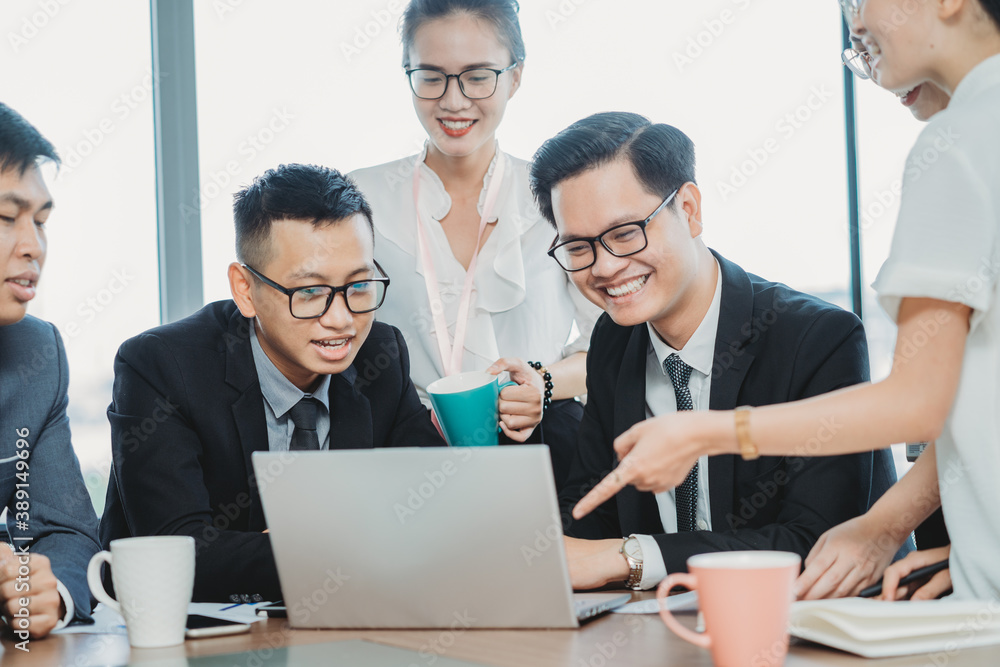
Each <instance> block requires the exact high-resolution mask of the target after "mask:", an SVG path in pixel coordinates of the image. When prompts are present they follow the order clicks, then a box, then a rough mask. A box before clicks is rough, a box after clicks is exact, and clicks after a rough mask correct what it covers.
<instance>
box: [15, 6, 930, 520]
mask: <svg viewBox="0 0 1000 667" xmlns="http://www.w3.org/2000/svg"><path fill="white" fill-rule="evenodd" d="M194 6H195V56H196V81H197V89H196V90H197V112H198V120H197V127H198V141H199V143H198V149H199V157H198V160H199V167H200V187H199V188H192V191H191V193H190V202H189V204H190V206H191V207H193V208H194V209H197V210H200V213H201V235H202V261H201V266H202V272H203V285H204V301H205V302H208V301H214V300H218V299H226V298H229V288H228V283H227V280H226V267H227V265H228V264H229V263H230V262H231V261H233V260H234V259H235V253H234V249H233V243H234V241H233V239H234V235H233V227H232V217H231V208H230V207H231V202H232V193H233V192H235V191H236V190H237V189H239V188H240V187H241V186H243V185H245V184H247V183H248V182H249V181H250V180H251V179H252V178H253V177H254V176H255V175H257V174H259V173H261V172H263V171H264V170H265V169H268V168H270V167H273V166H276V165H278V164H280V163H287V162H307V163H316V164H324V165H328V166H331V167H336V168H338V169H340V170H342V171H349V170H352V169H356V168H358V167H363V166H369V165H373V164H378V163H382V162H386V161H389V160H393V159H397V158H400V157H403V156H406V155H411V154H414V153H416V152H417V151H418V150H420V148H421V146H422V144H423V139H424V134H423V131H422V129H421V127H420V125H419V123H418V122H417V120H416V117H415V116H414V113H413V110H412V106H411V103H410V92H409V89H408V87H407V83H406V80H405V78H404V76H403V74H402V68H401V65H400V62H401V46H400V40H399V34H398V31H397V23H398V20H399V17H400V15H401V13H402V9H403V7H404V6H405V3H404V2H403V0H351V2H320V1H318V0H311V1H310V0H291V1H290V0H285V1H283V2H278V1H277V0H194ZM521 26H522V30H523V33H524V38H525V42H526V45H527V53H528V57H527V62H526V65H525V70H524V78H523V82H522V87H521V89H520V90H519V91H518V93H517V94H516V95H515V97H514V98H513V99H512V100H511V102H510V104H509V106H508V109H507V117H506V119H505V121H504V123H503V125H502V126H501V128H500V131H499V140H500V144H501V146H502V147H503V149H504V150H505V151H507V152H509V153H512V154H513V155H516V156H518V157H522V158H526V159H528V158H530V157H531V155H532V154H533V153H534V151H535V149H536V148H537V147H538V146H539V145H540V144H541V142H542V141H544V140H545V139H547V138H548V137H550V136H552V135H553V134H555V133H556V132H558V131H559V130H561V129H562V128H564V127H565V126H566V125H568V124H570V123H571V122H573V121H575V120H578V119H579V118H582V117H584V116H586V115H589V114H591V113H594V112H598V111H610V110H624V111H634V112H638V113H641V114H644V115H646V116H648V117H649V118H650V119H652V120H653V121H654V122H665V123H669V124H672V125H675V126H677V127H679V128H680V129H682V130H683V131H684V132H686V133H687V134H688V135H689V136H690V137H691V138H692V139H693V140H694V142H695V145H696V147H697V159H698V182H699V185H700V187H701V190H702V194H703V200H704V201H703V205H704V220H705V239H706V241H707V243H708V244H709V245H710V246H711V247H713V248H715V249H716V250H718V251H719V252H721V253H722V254H723V255H725V256H726V257H728V258H729V259H732V260H734V261H736V262H737V263H739V264H741V265H742V266H743V267H744V268H745V269H747V270H748V271H750V272H752V273H757V274H759V275H762V276H764V277H766V278H768V279H770V280H776V281H780V282H784V283H787V284H788V285H790V286H792V287H794V288H796V289H799V290H803V291H806V292H811V293H813V294H816V295H818V296H820V297H822V298H824V299H826V300H828V301H831V302H833V303H836V304H839V305H841V306H843V307H845V308H848V309H850V308H851V299H850V284H851V266H850V256H849V239H848V205H847V179H846V151H845V138H844V137H845V129H844V128H845V114H844V86H843V73H842V70H843V65H842V64H841V59H840V53H841V51H842V46H841V39H842V36H841V15H840V11H839V7H838V5H837V3H836V2H833V0H827V1H825V2H808V3H807V2H802V1H801V0H768V1H766V2H764V1H759V0H702V1H701V2H697V3H692V2H680V1H677V0H668V1H663V0H625V1H624V2H622V1H620V0H619V1H615V0H522V1H521ZM0 35H2V37H3V41H2V43H0V100H2V101H3V102H5V103H6V104H8V105H10V106H12V107H13V108H14V109H16V110H18V111H19V112H20V113H22V114H23V115H24V116H25V117H26V118H27V119H28V120H29V121H30V122H31V123H33V124H34V125H35V126H36V127H38V128H39V129H40V130H41V132H42V133H43V134H44V135H46V136H47V137H48V138H49V139H50V140H52V141H53V143H54V144H55V146H56V148H57V149H58V151H59V153H60V154H61V156H62V158H63V161H64V165H63V167H62V169H61V170H60V172H59V174H58V176H57V177H55V179H54V180H52V181H50V188H51V190H52V192H53V195H54V197H55V201H56V209H55V212H54V213H53V215H52V216H51V218H50V220H49V223H48V225H47V227H48V228H49V257H48V260H47V263H46V267H45V271H44V277H43V281H42V285H41V288H40V292H39V293H40V296H39V297H38V298H37V300H36V301H35V302H33V303H32V304H31V307H30V309H29V312H30V313H31V314H33V315H35V316H37V317H40V318H43V319H46V320H50V321H52V322H54V323H55V324H56V325H58V326H59V328H60V330H61V332H62V335H63V337H64V339H65V342H66V347H67V352H68V354H69V361H70V368H71V372H72V376H71V383H70V418H71V422H72V428H73V437H74V445H75V448H76V451H77V455H78V456H79V458H80V461H81V464H82V466H83V470H84V475H85V478H86V481H87V485H88V488H89V489H90V491H91V494H92V497H93V500H94V505H95V507H96V509H97V511H98V513H100V512H101V511H102V510H103V506H104V493H105V489H106V486H107V477H108V470H109V467H110V459H111V448H110V435H109V428H108V421H107V418H106V416H105V410H106V408H107V405H108V403H109V402H110V400H111V384H112V379H113V375H112V361H113V359H114V355H115V352H116V350H117V348H118V346H119V345H120V344H121V342H122V341H124V340H125V339H126V338H128V337H130V336H133V335H135V334H137V333H139V332H141V331H143V330H145V329H147V328H149V327H152V326H155V325H157V324H159V322H160V303H159V298H160V295H159V284H158V280H159V274H158V264H157V262H158V254H157V238H158V236H157V209H156V189H155V183H156V181H155V177H156V171H155V169H156V164H155V156H154V144H153V112H152V89H153V73H152V58H151V37H150V35H151V23H150V6H149V4H148V3H146V2H141V1H139V0H100V2H98V1H97V0H72V1H70V0H4V2H3V4H2V7H0ZM163 76H164V77H166V76H170V73H169V72H164V74H163ZM857 114H858V132H859V139H858V140H859V156H860V158H859V160H860V181H861V210H862V216H861V228H862V263H863V266H862V274H863V276H862V277H863V282H864V284H865V286H866V287H865V292H864V319H865V326H866V329H867V333H868V338H869V344H870V352H871V366H872V376H873V379H879V378H882V377H884V376H885V375H886V374H887V373H888V370H889V365H890V363H891V351H892V346H893V344H894V337H895V330H894V327H893V326H892V325H891V324H890V323H889V321H888V320H887V319H886V318H885V316H884V314H883V313H882V312H881V311H880V310H879V308H878V306H877V305H876V304H875V302H874V298H873V293H872V291H871V289H870V288H868V287H867V285H869V284H870V283H871V281H872V280H873V279H874V277H875V275H876V273H877V271H878V268H879V266H880V265H881V263H882V261H884V259H885V257H886V256H887V254H888V247H889V242H890V239H891V235H892V229H893V226H894V224H895V219H896V212H897V209H898V191H899V190H898V183H899V181H900V179H901V176H902V169H903V163H904V161H905V158H906V154H907V151H908V149H909V147H910V145H911V144H912V143H913V141H914V139H915V138H916V135H917V134H918V132H919V131H920V127H921V126H920V124H919V123H917V122H916V121H915V120H913V119H912V117H911V116H910V114H909V112H908V111H907V110H905V109H904V108H902V106H901V105H900V103H899V101H898V100H897V99H896V98H895V96H894V95H892V94H890V93H887V92H885V91H882V90H880V89H878V88H876V87H875V86H874V84H872V83H870V82H865V81H858V82H857ZM377 254H378V252H377V249H376V256H377ZM897 449H898V448H897ZM897 462H898V465H899V468H900V472H903V470H904V469H905V468H906V464H905V462H904V461H903V456H902V452H901V451H898V452H897Z"/></svg>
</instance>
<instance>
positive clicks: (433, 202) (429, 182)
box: [414, 141, 510, 224]
mask: <svg viewBox="0 0 1000 667" xmlns="http://www.w3.org/2000/svg"><path fill="white" fill-rule="evenodd" d="M429 143H430V142H428V141H425V142H424V147H423V150H421V151H420V153H419V154H418V155H417V159H416V161H415V162H414V165H418V164H419V165H420V192H421V195H422V198H421V199H422V202H423V203H424V205H425V206H427V207H428V208H427V212H428V213H429V214H430V215H431V217H433V218H434V219H435V220H437V221H438V222H440V221H441V220H443V219H444V217H445V216H447V215H448V212H449V211H451V195H450V194H448V191H447V190H446V189H445V187H444V183H443V182H442V181H441V177H440V176H438V175H437V172H435V171H434V170H433V169H431V168H430V167H428V166H427V164H426V162H425V160H426V159H427V146H428V145H429ZM501 159H503V160H507V157H506V156H505V155H504V153H502V152H501V151H500V142H499V141H494V143H493V159H492V160H490V166H489V167H488V168H487V169H486V173H485V174H484V175H483V189H482V190H480V191H479V202H478V203H477V204H476V212H477V213H479V215H480V216H482V215H483V206H485V204H486V192H487V191H488V190H489V187H490V183H492V182H493V172H494V171H495V170H496V168H497V162H498V161H499V160H501ZM507 162H508V165H509V162H510V160H507ZM509 184H510V179H508V182H507V183H505V184H502V185H501V188H503V187H505V186H509ZM504 194H505V193H504V192H503V190H501V192H500V196H499V197H498V198H497V202H498V206H497V208H496V209H495V210H494V211H493V215H491V216H490V219H489V220H487V221H486V222H487V224H494V223H496V221H497V219H498V218H499V213H500V209H501V208H502V207H503V202H504V201H506V199H505V197H504Z"/></svg>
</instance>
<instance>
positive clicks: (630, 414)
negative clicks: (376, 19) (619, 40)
mask: <svg viewBox="0 0 1000 667" xmlns="http://www.w3.org/2000/svg"><path fill="white" fill-rule="evenodd" d="M694 162H695V160H694V146H693V144H692V143H691V141H690V139H688V137H687V136H685V135H684V134H683V133H682V132H680V131H679V130H677V129H676V128H673V127H670V126H668V125H662V124H657V125H653V124H651V123H650V122H649V121H648V120H646V119H645V118H643V117H642V116H638V115H636V114H630V113H603V114H596V115H594V116H590V117H589V118H585V119H583V120H581V121H578V122H577V123H574V124H573V125H571V126H570V127H569V128H567V129H565V130H563V131H562V132H560V133H559V134H558V135H556V136H555V137H554V138H552V139H549V140H548V141H546V142H545V143H544V144H543V145H542V147H541V148H540V149H539V150H538V152H537V153H536V154H535V158H534V164H533V166H532V170H531V179H532V189H533V191H534V193H535V197H536V198H537V200H538V204H539V208H540V209H541V211H542V214H543V215H544V216H545V217H546V218H547V219H548V220H549V222H550V223H552V224H553V225H554V226H555V228H556V230H557V232H558V236H557V238H556V240H555V241H554V243H553V245H552V248H551V249H550V251H549V254H550V255H551V256H552V257H553V258H554V259H555V260H556V261H557V262H558V263H559V265H560V266H561V267H562V268H563V269H564V270H566V271H567V272H568V273H569V275H570V277H571V278H572V280H573V282H574V283H575V284H576V286H577V288H579V290H580V291H581V292H582V293H583V294H584V296H586V297H587V298H588V299H590V300H591V301H592V302H594V303H595V304H597V305H598V306H600V307H601V308H603V309H604V311H605V315H603V316H602V317H601V319H600V320H599V322H598V324H597V326H596V328H595V329H594V334H593V337H592V339H591V354H590V355H589V356H588V363H587V389H588V392H587V394H588V401H587V406H586V411H585V413H584V418H583V422H582V423H581V428H580V438H579V447H578V451H577V456H576V459H575V460H574V463H573V466H572V468H571V473H570V481H569V483H568V485H567V486H566V487H565V489H566V490H565V491H564V492H563V493H562V494H561V497H560V504H561V506H562V508H563V510H564V512H565V514H564V527H565V529H566V534H567V537H566V548H567V556H568V558H569V561H570V574H571V577H572V580H573V586H574V587H575V588H577V589H587V588H596V587H600V586H604V585H606V584H608V583H614V582H618V581H621V582H625V583H626V585H628V586H630V587H632V588H636V589H639V588H642V589H647V588H651V587H652V586H655V585H656V584H657V583H659V581H660V580H661V579H663V578H664V577H665V576H666V574H667V573H668V572H678V571H684V570H686V567H687V566H686V562H687V559H688V558H689V557H690V556H692V555H694V554H698V553H703V552H709V551H724V550H744V549H777V550H782V551H793V552H795V553H799V554H801V555H802V556H803V557H805V555H806V554H807V553H808V552H809V549H810V548H811V547H812V546H813V544H814V543H815V541H816V540H817V538H819V536H820V535H821V534H822V533H823V532H824V531H825V530H827V529H829V528H830V527H832V526H834V525H836V524H838V523H840V522H842V521H845V520H847V519H850V518H851V517H854V516H857V515H858V514H860V513H862V512H864V511H865V510H866V509H867V508H868V507H869V505H870V504H871V503H872V502H874V500H875V499H876V498H877V497H878V496H879V495H881V494H882V492H884V491H885V489H886V488H888V486H890V485H891V484H892V483H893V482H894V481H895V473H894V468H893V465H892V460H891V456H890V455H889V453H888V451H883V452H875V453H872V452H869V453H866V454H857V455H851V456H840V457H827V458H823V459H806V458H797V457H787V458H767V457H762V458H759V459H757V460H755V461H742V460H740V459H739V457H735V456H718V457H703V458H702V459H701V460H700V461H699V462H698V465H697V466H695V468H694V469H692V471H691V472H690V473H689V475H688V477H687V479H686V480H685V482H684V483H683V484H682V485H681V486H679V487H677V489H675V490H673V491H669V492H666V493H661V494H656V495H654V494H652V493H642V492H639V491H636V490H635V489H634V488H633V487H627V488H625V489H623V490H622V491H621V492H620V493H618V494H617V496H616V497H615V498H613V499H611V500H609V501H608V502H607V503H605V504H604V505H602V506H601V507H600V508H598V509H597V510H596V511H594V512H593V513H591V514H590V515H589V516H587V517H584V518H583V519H581V520H573V519H572V518H571V515H570V513H569V512H570V510H571V509H572V508H573V506H574V505H575V504H576V502H577V501H578V500H580V498H581V497H583V495H584V494H585V493H586V492H587V491H588V490H589V489H590V488H591V487H593V485H594V484H596V483H597V482H599V481H600V480H601V479H602V478H603V477H604V476H605V475H607V474H608V473H609V472H610V471H611V470H612V469H613V468H614V467H615V465H616V463H617V460H616V458H615V451H614V448H613V443H614V440H615V438H616V437H617V436H618V435H620V434H621V433H622V432H624V431H625V430H627V429H628V428H629V427H631V426H632V425H634V424H636V423H638V422H640V421H642V420H644V419H646V418H648V417H652V416H656V415H660V414H664V413H668V412H674V411H677V410H709V409H712V410H718V409H724V408H729V409H732V408H735V407H736V406H739V405H764V404H768V403H778V402H783V401H787V400H792V399H795V398H805V397H808V396H813V395H816V394H820V393H824V392H827V391H831V390H833V389H837V388H839V387H845V386H848V385H853V384H856V383H859V382H863V381H865V380H867V379H868V353H867V345H866V342H865V336H864V331H863V328H862V325H861V322H860V321H859V320H858V318H857V317H855V316H854V315H853V314H851V313H849V312H846V311H844V310H842V309H840V308H837V307H835V306H832V305H830V304H828V303H825V302H823V301H821V300H819V299H817V298H815V297H811V296H809V295H806V294H802V293H799V292H795V291H794V290H791V289H789V288H788V287H786V286H784V285H781V284H779V283H772V282H767V281H765V280H763V279H761V278H759V277H757V276H754V275H751V274H748V273H746V272H745V271H744V270H743V269H741V268H740V267H739V266H737V265H735V264H733V263H732V262H729V261H728V260H726V259H725V258H723V257H722V256H721V255H719V254H718V253H715V252H714V251H712V250H710V249H709V248H708V247H707V246H706V245H705V244H704V242H703V241H702V239H701V232H702V211H701V194H700V192H699V190H698V187H697V185H696V184H695V174H694ZM650 212H651V213H650ZM837 427H838V426H837V425H836V424H830V425H829V428H830V429H836V428H837ZM816 437H817V438H819V439H822V438H823V437H825V433H817V435H816ZM808 447H809V443H803V448H804V449H803V453H806V451H808Z"/></svg>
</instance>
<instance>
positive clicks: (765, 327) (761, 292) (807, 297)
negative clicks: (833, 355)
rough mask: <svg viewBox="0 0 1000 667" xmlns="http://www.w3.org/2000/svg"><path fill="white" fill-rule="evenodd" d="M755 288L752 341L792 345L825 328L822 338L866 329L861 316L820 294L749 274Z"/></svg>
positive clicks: (751, 327) (751, 329) (831, 338)
mask: <svg viewBox="0 0 1000 667" xmlns="http://www.w3.org/2000/svg"><path fill="white" fill-rule="evenodd" d="M748 277H749V278H750V281H751V285H752V286H753V291H754V305H753V318H752V320H751V322H750V324H749V326H748V327H746V328H747V330H748V332H749V333H750V335H749V336H748V338H749V339H750V340H751V341H756V340H757V339H759V338H767V339H769V340H772V341H773V342H781V343H782V344H792V342H793V341H794V342H799V341H802V340H803V339H804V338H806V337H807V336H808V335H809V334H810V333H813V332H814V327H816V326H819V327H822V329H823V336H822V338H825V339H829V340H831V341H834V340H841V339H842V338H843V336H845V335H847V333H848V332H850V331H852V330H854V329H855V328H860V329H862V330H863V324H862V322H861V320H860V319H858V316H857V315H855V314H854V313H852V312H851V311H849V310H845V309H844V308H841V307H840V306H837V305H835V304H832V303H829V302H827V301H824V300H823V299H820V298H819V297H816V296H813V295H811V294H806V293H804V292H799V291H797V290H794V289H792V288H791V287H788V286H787V285H785V284H782V283H775V282H770V281H766V280H764V279H762V278H760V277H759V276H755V275H752V274H748Z"/></svg>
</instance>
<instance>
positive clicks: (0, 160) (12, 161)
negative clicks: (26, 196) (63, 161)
mask: <svg viewBox="0 0 1000 667" xmlns="http://www.w3.org/2000/svg"><path fill="white" fill-rule="evenodd" d="M44 159H48V160H52V162H54V163H56V164H59V154H58V153H56V149H55V147H54V146H53V145H52V142H50V141H49V140H48V139H46V138H45V137H43V136H42V133H41V132H39V131H38V130H37V129H35V126H34V125H32V124H31V123H29V122H28V121H26V120H25V119H24V116H22V115H21V114H19V113H18V112H16V111H14V110H13V109H11V108H10V107H9V106H7V105H6V104H4V103H3V102H0V171H7V170H8V169H17V170H18V175H19V176H24V172H26V171H28V168H29V167H33V166H35V165H36V164H38V161H39V160H44Z"/></svg>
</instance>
